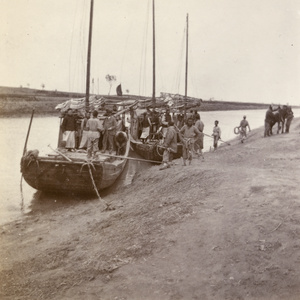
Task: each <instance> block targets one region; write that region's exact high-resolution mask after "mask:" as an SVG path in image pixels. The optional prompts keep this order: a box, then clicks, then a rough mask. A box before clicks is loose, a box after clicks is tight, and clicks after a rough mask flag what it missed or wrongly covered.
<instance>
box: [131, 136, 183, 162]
mask: <svg viewBox="0 0 300 300" xmlns="http://www.w3.org/2000/svg"><path fill="white" fill-rule="evenodd" d="M130 142H131V147H132V148H133V150H134V151H135V152H136V153H137V154H138V155H140V156H141V157H143V158H144V159H147V160H152V161H162V158H163V152H164V149H163V148H162V146H161V144H160V142H159V140H152V141H149V142H147V143H145V144H143V143H142V142H141V141H139V140H136V139H134V138H133V137H132V136H130ZM181 156H182V144H181V143H178V144H177V153H174V154H173V158H174V159H176V158H180V157H181Z"/></svg>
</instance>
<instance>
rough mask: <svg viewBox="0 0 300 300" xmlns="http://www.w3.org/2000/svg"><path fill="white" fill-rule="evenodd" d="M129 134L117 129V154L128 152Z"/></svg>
mask: <svg viewBox="0 0 300 300" xmlns="http://www.w3.org/2000/svg"><path fill="white" fill-rule="evenodd" d="M127 140H128V138H127V134H126V133H125V132H124V131H117V133H116V135H115V143H116V148H117V150H116V155H124V154H125V152H126V145H127Z"/></svg>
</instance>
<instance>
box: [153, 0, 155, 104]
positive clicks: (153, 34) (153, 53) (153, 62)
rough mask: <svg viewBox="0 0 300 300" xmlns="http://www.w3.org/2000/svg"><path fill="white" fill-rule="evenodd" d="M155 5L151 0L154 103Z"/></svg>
mask: <svg viewBox="0 0 300 300" xmlns="http://www.w3.org/2000/svg"><path fill="white" fill-rule="evenodd" d="M154 13H155V7H154V0H152V22H153V83H152V84H153V86H152V103H153V104H155V103H156V100H155V15H154Z"/></svg>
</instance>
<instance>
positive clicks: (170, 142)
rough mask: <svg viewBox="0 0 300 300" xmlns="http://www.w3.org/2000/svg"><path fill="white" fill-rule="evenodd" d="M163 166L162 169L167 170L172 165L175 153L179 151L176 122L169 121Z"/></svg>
mask: <svg viewBox="0 0 300 300" xmlns="http://www.w3.org/2000/svg"><path fill="white" fill-rule="evenodd" d="M163 148H164V153H163V166H162V167H161V168H160V170H165V169H167V168H170V167H171V163H172V160H173V153H176V152H177V131H176V129H175V127H174V122H173V121H169V123H168V129H167V132H166V137H165V139H164V143H163Z"/></svg>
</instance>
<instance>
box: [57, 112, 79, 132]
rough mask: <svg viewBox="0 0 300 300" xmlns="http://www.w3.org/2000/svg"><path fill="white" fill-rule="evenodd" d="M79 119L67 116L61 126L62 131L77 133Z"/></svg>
mask: <svg viewBox="0 0 300 300" xmlns="http://www.w3.org/2000/svg"><path fill="white" fill-rule="evenodd" d="M76 121H77V118H76V117H75V116H73V115H71V116H70V115H66V116H65V117H64V120H63V122H62V124H61V129H62V131H63V132H65V131H76V130H77V123H76Z"/></svg>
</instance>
